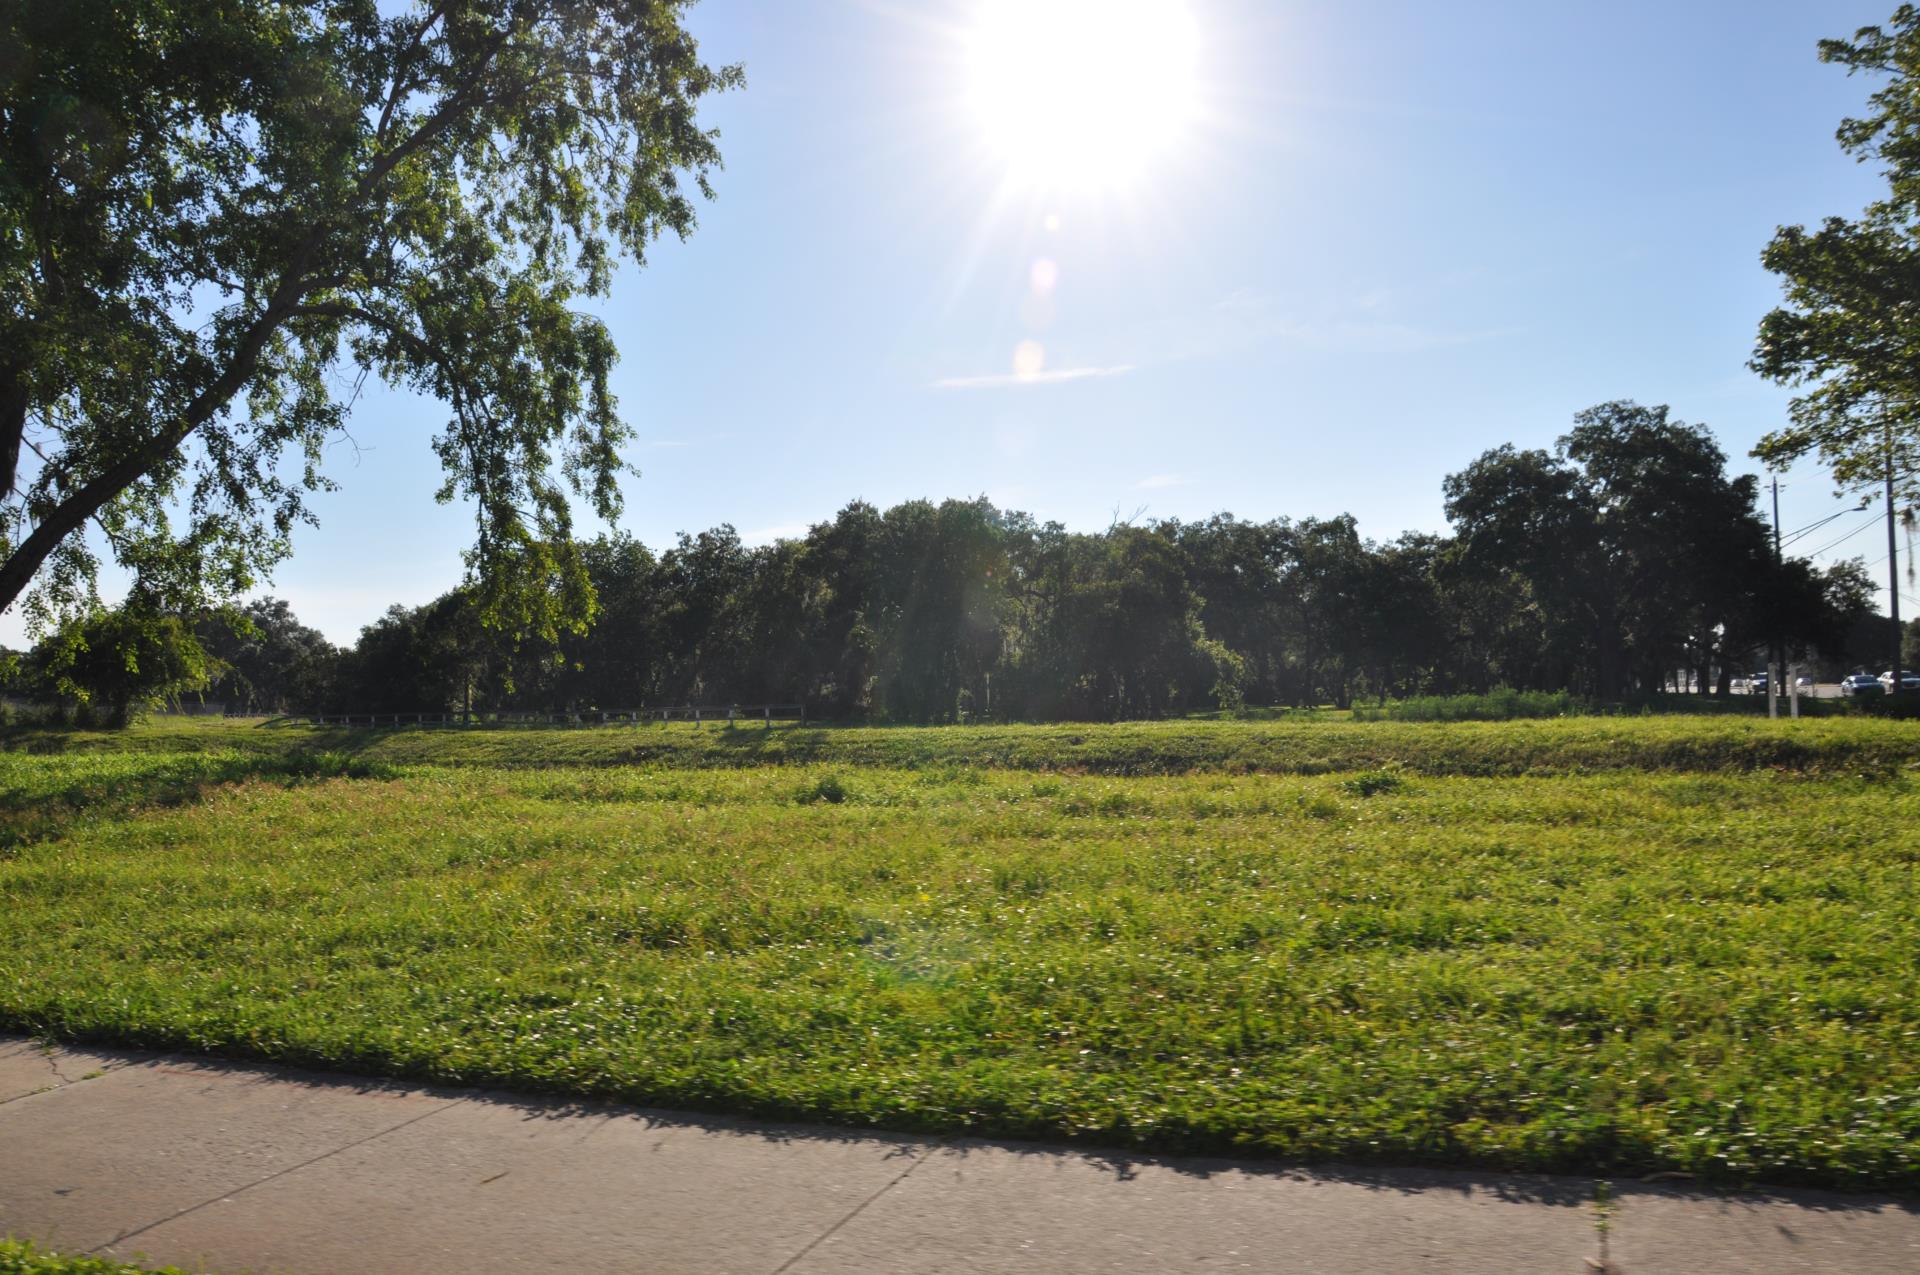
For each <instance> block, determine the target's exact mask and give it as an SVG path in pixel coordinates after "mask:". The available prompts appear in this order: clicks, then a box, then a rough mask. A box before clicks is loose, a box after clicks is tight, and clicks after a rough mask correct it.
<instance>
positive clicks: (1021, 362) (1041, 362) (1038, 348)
mask: <svg viewBox="0 0 1920 1275" xmlns="http://www.w3.org/2000/svg"><path fill="white" fill-rule="evenodd" d="M1046 367H1047V347H1045V346H1044V345H1041V344H1040V343H1039V342H1038V341H1022V342H1021V343H1020V344H1018V345H1016V346H1014V347H1013V374H1014V375H1015V376H1016V377H1018V378H1020V379H1021V380H1023V381H1031V380H1033V379H1034V378H1035V377H1036V376H1039V375H1040V373H1041V372H1043V371H1045V370H1046Z"/></svg>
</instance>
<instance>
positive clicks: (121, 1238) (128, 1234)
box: [87, 1098, 467, 1256]
mask: <svg viewBox="0 0 1920 1275" xmlns="http://www.w3.org/2000/svg"><path fill="white" fill-rule="evenodd" d="M466 1101H467V1099H465V1098H455V1099H454V1100H453V1101H452V1102H443V1103H441V1104H440V1105H439V1106H437V1107H435V1108H434V1109H433V1110H431V1111H423V1112H421V1113H420V1114H419V1115H417V1116H413V1117H410V1118H409V1119H406V1120H402V1121H401V1122H400V1123H399V1124H396V1125H390V1126H388V1127H387V1128H385V1129H376V1130H375V1131H374V1132H372V1133H370V1134H368V1135H367V1136H366V1137H364V1138H355V1139H354V1140H353V1141H352V1142H347V1143H342V1144H341V1145H340V1146H337V1147H335V1148H334V1149H333V1150H331V1151H322V1152H321V1153H320V1154H319V1155H316V1156H313V1157H311V1158H309V1159H306V1160H302V1161H301V1162H300V1163H298V1164H290V1165H288V1166H287V1167H286V1168H284V1169H280V1170H277V1171H275V1172H273V1173H269V1174H267V1176H266V1177H264V1178H258V1179H256V1180H255V1181H252V1182H249V1183H247V1184H246V1185H245V1186H241V1187H236V1188H234V1189H233V1190H231V1191H223V1192H221V1193H220V1194H219V1195H216V1196H214V1197H213V1198H212V1199H208V1200H202V1201H200V1203H198V1204H190V1205H188V1206H187V1207H186V1208H184V1209H180V1210H178V1211H176V1212H173V1213H169V1214H168V1215H167V1216H166V1217H163V1218H159V1219H157V1220H155V1221H152V1222H149V1223H147V1224H146V1225H145V1226H136V1227H134V1228H133V1229H132V1230H131V1231H122V1232H121V1233H120V1234H118V1235H116V1236H114V1237H113V1238H112V1239H110V1240H107V1241H106V1242H104V1243H101V1244H96V1245H95V1246H94V1247H92V1248H90V1249H88V1250H87V1254H88V1256H94V1255H96V1254H99V1253H100V1252H102V1251H103V1250H105V1249H109V1248H112V1247H113V1246H114V1245H116V1244H124V1243H126V1242H127V1241H128V1240H130V1239H133V1238H134V1237H135V1236H139V1235H145V1234H146V1233H147V1232H148V1231H151V1230H153V1229H154V1228H155V1227H159V1226H165V1225H166V1224H167V1223H169V1222H173V1221H177V1220H178V1219H180V1218H183V1217H186V1216H187V1215H188V1214H189V1213H198V1212H199V1211H200V1210H201V1209H204V1208H207V1207H209V1206H210V1205H214V1204H218V1203H220V1201H222V1200H231V1199H232V1198H233V1197H234V1196H236V1195H241V1194H244V1193H245V1192H248V1191H251V1190H253V1188H255V1187H257V1186H265V1185H266V1184H267V1183H269V1182H273V1181H276V1180H278V1179H280V1178H284V1177H286V1176H287V1175H288V1174H289V1173H298V1172H299V1171H300V1170H302V1169H304V1168H307V1167H309V1166H311V1165H315V1164H318V1163H320V1162H321V1161H322V1160H330V1159H332V1158H333V1157H334V1156H337V1155H339V1154H340V1153H341V1152H342V1151H351V1150H353V1149H354V1148H355V1147H360V1146H365V1145H366V1144H367V1143H369V1142H372V1141H373V1140H374V1139H375V1138H384V1137H386V1136H387V1135H388V1134H390V1133H398V1132H399V1131H400V1130H402V1129H404V1128H406V1127H407V1126H408V1125H413V1124H419V1123H420V1122H421V1121H422V1120H425V1119H427V1118H428V1117H429V1116H437V1115H439V1114H440V1113H441V1112H443V1111H446V1110H448V1109H449V1108H452V1107H457V1106H459V1105H460V1104H461V1103H463V1102H466Z"/></svg>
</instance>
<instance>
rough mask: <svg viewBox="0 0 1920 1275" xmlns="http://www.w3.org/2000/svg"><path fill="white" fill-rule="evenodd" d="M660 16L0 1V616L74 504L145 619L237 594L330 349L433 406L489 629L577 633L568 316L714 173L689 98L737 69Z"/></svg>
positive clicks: (612, 407) (591, 419) (642, 9)
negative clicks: (148, 600)
mask: <svg viewBox="0 0 1920 1275" xmlns="http://www.w3.org/2000/svg"><path fill="white" fill-rule="evenodd" d="M683 10H684V5H683V4H680V3H660V2H658V0H612V2H610V3H604V4H593V5H579V4H572V3H564V2H562V0H514V2H513V3H509V4H506V5H500V4H494V3H485V2H483V0H453V2H451V3H438V4H434V5H431V6H428V5H425V4H422V5H419V6H416V7H414V8H412V9H410V10H409V11H406V12H403V13H400V14H397V15H395V16H391V17H382V16H381V14H380V11H379V8H378V7H377V6H375V5H374V4H372V3H370V2H369V0H354V2H352V3H335V2H327V0H305V2H297V0H272V2H268V3H253V4H241V3H237V2H231V0H209V2H208V3H202V4H193V5H182V6H174V5H169V4H165V3H160V2H159V0H133V2H130V3H122V2H120V0H75V3H72V4H65V5H61V6H58V7H57V11H56V7H50V6H40V5H35V6H13V7H10V8H9V9H8V10H7V12H6V14H5V15H4V16H0V48H5V49H6V50H7V51H8V52H7V55H6V56H5V57H0V298H4V300H0V307H4V308H0V490H6V489H7V488H9V487H10V486H11V485H12V484H13V482H14V480H15V479H16V477H18V478H19V479H20V483H19V487H18V489H17V490H16V491H15V492H14V494H12V495H10V496H9V497H8V498H7V499H6V500H5V501H4V503H0V536H3V537H4V548H5V550H6V556H5V558H4V560H0V605H6V604H9V603H11V602H12V601H14V600H15V599H16V598H18V597H20V596H21V595H22V593H23V592H24V591H25V590H26V589H27V588H28V587H29V585H30V584H31V583H33V582H35V581H36V580H37V582H38V584H39V587H40V595H39V598H38V601H37V604H36V605H37V611H36V615H37V616H38V617H39V619H40V620H41V621H42V622H43V623H51V622H52V621H54V620H56V619H57V618H58V617H59V616H61V615H67V614H73V613H75V612H77V611H83V610H85V604H86V602H87V600H88V599H89V598H90V597H91V594H92V580H93V575H94V571H95V569H96V567H97V563H96V562H95V560H94V558H93V556H92V552H91V551H90V549H89V547H88V545H87V543H86V541H85V539H84V537H83V536H82V535H81V534H80V531H81V528H82V527H84V526H85V525H86V524H87V523H88V522H89V520H94V521H97V523H98V524H99V525H100V526H101V527H102V528H103V529H104V531H105V538H106V541H107V544H108V547H109V549H110V551H111V552H112V553H113V555H114V556H115V558H116V559H117V560H118V561H120V562H121V563H122V565H124V566H126V567H128V568H129V569H130V570H131V571H132V572H133V573H134V575H135V576H136V578H137V580H138V582H139V587H140V588H141V589H143V590H144V591H146V592H147V593H149V594H151V595H153V596H154V597H155V598H156V599H158V600H160V601H162V602H164V603H165V604H167V605H169V606H171V607H175V608H185V607H189V606H192V605H194V604H199V603H203V602H205V601H208V600H210V599H211V600H220V599H223V598H226V597H230V596H233V595H235V594H237V593H239V592H241V591H244V590H245V589H247V588H249V587H251V585H252V584H253V583H254V581H255V580H256V578H257V577H258V575H259V574H260V573H261V572H262V571H264V570H266V569H268V568H270V567H271V566H272V565H273V564H274V563H275V562H277V561H278V560H280V559H281V558H283V557H284V556H285V555H286V553H287V552H288V546H289V540H288V536H289V533H290V531H291V528H292V527H293V526H294V525H296V524H298V523H300V522H303V521H311V515H310V512H309V510H308V508H307V505H306V501H305V498H306V496H307V494H308V493H310V492H312V491H314V490H318V489H323V488H325V487H326V486H327V485H328V483H327V480H326V478H325V476H324V474H323V473H322V472H321V470H320V465H319V461H320V458H321V456H322V454H323V450H324V445H325V443H326V442H327V440H328V439H330V438H331V437H333V436H334V435H335V434H337V432H338V431H339V430H340V429H341V428H342V426H343V424H344V420H345V414H346V410H347V406H348V404H347V403H345V402H343V401H341V399H340V398H339V397H338V396H337V394H336V389H335V387H336V386H338V385H340V384H343V383H345V380H346V378H342V377H341V376H340V375H339V372H340V368H339V366H338V364H339V363H340V362H341V361H342V360H344V361H346V362H348V363H350V364H353V365H357V366H358V368H359V369H360V370H361V371H362V372H363V373H371V374H375V375H379V376H381V377H383V378H385V379H387V380H389V381H390V382H393V383H396V384H400V385H405V386H408V387H411V388H415V389H418V390H422V391H425V392H427V393H429V394H431V395H433V396H434V397H436V398H438V399H440V400H441V401H442V402H443V403H445V404H446V406H447V409H448V412H449V419H448V422H447V425H446V427H445V429H444V430H443V431H442V433H441V435H440V436H439V438H438V439H436V443H435V445H436V449H437V450H438V452H439V455H440V458H441V461H442V464H443V466H444V468H445V471H446V475H447V482H446V485H445V487H444V488H443V493H442V494H443V498H446V499H455V498H458V499H464V500H468V501H470V502H471V503H472V504H473V506H474V509H475V513H476V520H477V536H476V543H475V546H474V549H473V554H472V557H471V559H470V566H471V568H472V571H473V574H474V575H475V577H476V578H479V579H481V580H485V581H489V583H488V585H487V587H486V589H485V590H483V594H482V596H483V599H484V601H485V603H486V606H487V608H488V616H489V618H490V620H492V621H493V622H494V623H496V624H498V625H500V626H502V627H512V628H515V629H517V630H523V631H531V632H540V633H552V632H554V631H557V630H558V629H559V628H563V627H568V626H571V625H576V624H578V623H580V622H582V621H583V620H584V619H585V618H586V617H587V615H589V614H590V610H591V604H590V601H588V599H590V596H591V589H590V587H589V586H588V584H587V582H586V580H585V577H584V575H582V574H581V573H580V572H579V571H578V570H577V569H576V566H575V565H573V559H574V558H575V557H576V556H577V555H575V554H574V553H573V551H572V550H571V549H570V548H569V547H568V546H569V542H570V540H571V535H572V525H571V506H572V502H573V501H574V500H575V499H576V498H577V499H580V500H583V501H584V502H585V503H586V505H587V506H588V507H589V508H591V509H592V510H593V511H594V512H595V513H596V514H599V515H601V516H604V517H609V518H610V517H612V516H613V515H614V514H615V513H616V512H617V511H618V509H619V499H620V497H619V485H618V480H619V478H620V476H621V473H622V466H621V464H620V462H619V459H618V450H619V446H620V444H621V443H622V442H624V441H625V439H626V438H627V437H628V427H627V425H626V423H625V421H624V420H623V419H622V418H621V417H620V415H619V414H618V410H617V404H616V403H615V401H614V398H613V395H612V394H611V393H610V391H609V388H608V378H609V375H610V372H611V369H612V367H613V364H614V361H615V359H616V357H617V355H616V352H615V350H614V348H613V344H612V341H611V339H610V337H609V335H608V334H607V332H606V331H605V329H604V327H603V326H602V325H601V324H600V323H599V322H598V321H597V320H595V319H592V318H591V317H588V316H585V315H582V314H578V313H576V312H574V311H573V310H572V309H571V308H570V307H571V305H572V303H573V302H574V300H575V299H576V298H577V297H578V296H580V295H582V294H585V295H597V294H601V293H604V292H605V291H606V289H607V287H608V286H609V283H610V280H611V277H612V267H613V265H614V263H615V262H616V261H617V259H618V258H619V257H620V256H621V255H623V254H624V255H629V256H632V257H635V258H642V257H643V256H644V253H645V250H646V248H647V246H648V245H649V244H650V243H651V242H652V241H653V240H654V239H656V238H657V237H659V236H660V235H662V234H668V233H671V234H676V235H685V234H687V233H689V232H690V231H691V230H692V228H693V225H694V206H693V201H694V198H695V196H696V195H699V196H704V195H707V194H710V193H711V187H710V183H709V180H708V174H709V172H710V171H711V170H712V169H713V168H714V167H717V165H718V163H719V153H718V150H717V149H716V146H715V142H714V138H713V136H712V135H711V134H710V133H709V132H707V131H705V130H703V129H702V128H701V127H700V126H699V123H698V119H697V108H698V104H699V100H700V99H701V98H702V97H704V96H705V95H706V94H708V93H710V92H716V91H721V90H724V89H727V88H731V87H734V86H736V85H738V84H739V83H740V73H739V71H738V70H737V69H735V68H720V69H715V68H710V67H707V66H706V65H704V64H703V63H701V62H700V60H699V56H698V49H697V47H696V46H695V44H694V42H693V41H692V40H691V39H690V38H689V37H688V36H687V35H686V33H685V31H684V29H683V28H682V26H681V24H680V18H681V14H682V12H683ZM29 422H32V430H31V433H30V431H29ZM288 460H292V461H294V462H295V463H294V464H293V465H291V466H289V465H287V464H286V462H287V461H288ZM290 472H291V473H292V474H293V475H294V476H292V477H288V476H286V475H288V474H289V473H290ZM535 546H546V547H545V548H536V547H535ZM556 573H557V574H558V575H559V576H560V577H563V578H564V580H565V582H564V583H563V584H562V585H561V586H559V587H555V586H554V584H553V579H554V577H555V575H556ZM495 577H497V581H495V580H494V578H495Z"/></svg>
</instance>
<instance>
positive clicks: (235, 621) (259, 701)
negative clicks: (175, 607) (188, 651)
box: [194, 598, 337, 712]
mask: <svg viewBox="0 0 1920 1275" xmlns="http://www.w3.org/2000/svg"><path fill="white" fill-rule="evenodd" d="M194 634H195V637H196V638H197V639H198V640H199V642H200V645H201V646H202V647H204V648H205V649H206V651H207V653H208V655H210V656H211V657H212V658H213V659H214V660H215V661H216V662H217V663H218V664H219V665H220V666H221V671H220V672H219V673H218V674H217V675H216V676H215V677H214V678H213V680H212V682H211V683H210V684H209V686H208V687H207V693H208V694H210V695H213V696H215V697H217V698H224V699H226V700H227V701H229V703H233V704H237V705H240V706H242V707H245V708H247V709H249V710H262V711H273V712H285V711H288V710H290V709H307V710H311V709H312V708H314V707H315V704H314V701H313V698H312V697H313V694H314V692H315V690H316V682H317V681H319V680H324V679H325V678H326V677H327V676H328V674H329V670H328V668H327V666H328V665H329V664H330V662H331V661H333V660H334V659H336V658H337V653H336V652H335V651H334V648H333V644H332V643H331V642H329V641H327V639H326V637H325V636H324V635H322V634H321V633H320V632H319V631H318V630H316V629H311V628H308V627H307V626H306V625H304V624H302V623H300V620H299V618H298V617H296V616H295V615H294V614H293V608H292V607H291V606H290V605H289V604H288V603H287V602H286V601H285V600H284V599H281V598H258V599H255V600H254V601H252V602H249V603H247V605H246V606H244V607H240V608H236V609H233V610H230V611H222V612H217V613H215V614H212V615H209V616H208V617H206V618H205V619H203V620H201V621H200V622H199V623H198V624H196V625H195V626H194Z"/></svg>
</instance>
